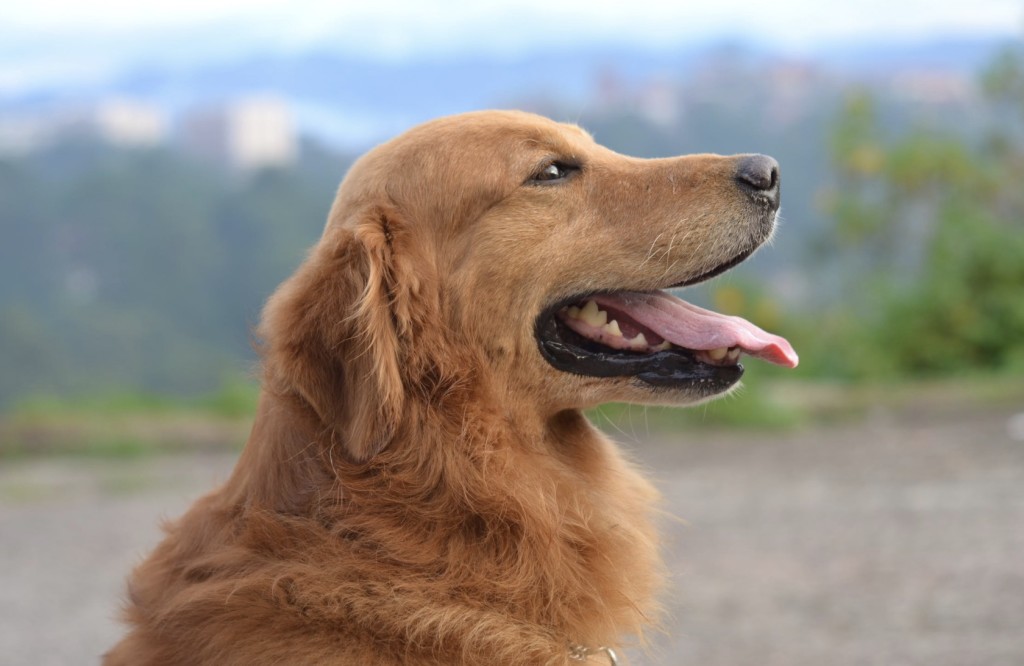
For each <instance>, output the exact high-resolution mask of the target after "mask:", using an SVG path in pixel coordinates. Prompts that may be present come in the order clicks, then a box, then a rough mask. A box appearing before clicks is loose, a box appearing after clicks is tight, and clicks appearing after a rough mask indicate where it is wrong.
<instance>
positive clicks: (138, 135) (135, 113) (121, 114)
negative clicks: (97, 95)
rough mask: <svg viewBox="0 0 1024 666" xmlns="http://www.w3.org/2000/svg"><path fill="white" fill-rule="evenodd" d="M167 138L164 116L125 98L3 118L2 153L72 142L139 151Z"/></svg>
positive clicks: (146, 105)
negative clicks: (87, 140)
mask: <svg viewBox="0 0 1024 666" xmlns="http://www.w3.org/2000/svg"><path fill="white" fill-rule="evenodd" d="M166 138H167V120H166V117H165V115H164V113H163V112H162V111H161V110H160V109H159V108H157V107H155V106H153V105H150V104H146V103H144V102H139V101H135V100H130V99H126V98H111V99H104V100H100V101H99V102H96V103H94V104H88V105H76V106H72V107H67V108H57V109H43V110H38V111H35V112H33V113H28V112H22V113H20V114H17V115H13V116H7V117H2V118H0V153H6V154H27V153H31V152H33V151H36V150H40V149H43V148H46V147H47V146H50V145H52V144H54V143H57V142H58V141H64V140H69V139H70V140H74V139H91V140H97V141H101V142H103V143H109V144H112V145H115V146H120V147H125V148H138V147H149V146H156V145H159V144H161V143H163V142H164V141H165V140H166Z"/></svg>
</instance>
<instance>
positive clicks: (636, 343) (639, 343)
mask: <svg viewBox="0 0 1024 666" xmlns="http://www.w3.org/2000/svg"><path fill="white" fill-rule="evenodd" d="M629 346H630V347H632V348H633V349H647V338H646V337H645V336H644V334H643V333H637V334H636V337H635V338H633V339H632V340H630V341H629Z"/></svg>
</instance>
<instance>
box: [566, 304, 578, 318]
mask: <svg viewBox="0 0 1024 666" xmlns="http://www.w3.org/2000/svg"><path fill="white" fill-rule="evenodd" d="M565 312H566V314H568V315H569V316H570V317H572V318H573V319H579V318H580V306H578V305H570V306H569V309H568V310H566V311H565Z"/></svg>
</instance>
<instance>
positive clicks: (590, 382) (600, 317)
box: [261, 112, 797, 459]
mask: <svg viewBox="0 0 1024 666" xmlns="http://www.w3.org/2000/svg"><path fill="white" fill-rule="evenodd" d="M778 206H779V175H778V165H777V164H776V163H775V161H774V160H772V159H771V158H768V157H765V156H762V155H739V156H733V157H721V156H716V155H690V156H684V157H678V158H672V159H657V160H642V159H635V158H630V157H625V156H622V155H619V154H617V153H615V152H613V151H611V150H608V149H606V148H604V147H602V146H600V145H598V144H596V143H595V142H594V141H593V139H592V138H591V137H590V136H589V135H588V134H587V133H586V132H584V131H582V130H581V129H579V128H577V127H575V126H571V125H563V124H559V123H555V122H552V121H549V120H547V119H544V118H540V117H537V116H533V115H530V114H524V113H516V112H480V113H471V114H466V115H462V116H455V117H451V118H443V119H440V120H436V121H433V122H430V123H427V124H425V125H421V126H419V127H417V128H415V129H413V130H411V131H409V132H407V133H406V134H404V135H402V136H400V137H398V138H397V139H394V140H392V141H390V142H388V143H386V144H383V145H381V146H379V147H377V148H376V149H374V150H372V151H371V152H369V153H368V154H367V155H365V156H364V157H363V158H361V159H360V160H359V161H358V162H357V163H356V164H355V165H354V166H353V168H352V169H351V171H350V172H349V174H348V175H347V176H346V178H345V181H344V182H343V183H342V185H341V188H340V190H339V192H338V196H337V198H336V200H335V203H334V206H333V208H332V210H331V214H330V217H329V219H328V223H327V227H326V229H325V231H324V235H323V238H322V239H321V241H320V243H319V244H318V245H317V246H316V247H315V248H314V250H313V252H312V253H311V255H310V257H309V258H308V259H307V261H306V263H305V264H304V265H303V266H302V267H301V268H300V269H299V271H298V272H297V273H296V274H295V275H294V276H293V277H292V278H290V279H289V280H288V281H287V282H286V283H285V284H284V285H282V287H281V288H280V289H279V290H278V292H277V293H276V294H275V295H274V296H273V297H272V299H271V300H270V302H269V303H268V306H267V309H266V312H265V314H264V321H263V324H262V327H261V334H262V336H263V338H264V340H265V343H266V350H267V365H268V373H269V378H270V379H271V380H272V381H273V382H274V385H275V386H276V387H277V389H278V390H283V391H288V392H291V393H292V394H294V395H296V396H298V397H300V398H301V400H303V401H304V402H305V403H307V404H308V405H309V406H310V407H311V409H312V410H313V411H314V412H315V413H316V415H317V417H318V418H319V419H320V420H321V421H322V422H323V424H324V426H325V427H328V428H333V429H336V430H338V431H339V432H340V436H341V438H342V439H343V440H344V441H345V442H346V446H347V449H348V451H349V453H350V454H351V455H352V456H353V457H355V458H357V459H364V458H366V457H368V456H370V455H372V454H373V453H374V452H375V451H376V450H378V449H379V448H381V447H382V446H384V445H386V444H387V442H388V440H389V439H390V437H391V435H392V433H393V431H394V428H395V426H396V424H398V423H399V422H400V421H401V419H402V418H403V415H404V414H405V413H407V408H408V401H410V400H429V399H432V397H433V398H437V399H440V394H439V393H438V390H440V389H439V388H438V387H444V386H445V385H446V383H445V378H452V377H457V378H458V379H457V381H462V380H464V379H465V375H466V374H467V373H469V374H472V375H473V376H474V378H475V381H478V382H480V383H482V384H486V387H487V389H488V390H489V391H492V393H493V394H494V395H498V396H501V398H502V399H503V400H505V401H507V402H508V403H509V404H513V405H517V406H519V407H521V408H526V409H531V410H534V411H536V412H541V415H542V416H544V415H551V414H554V413H556V412H558V411H560V410H564V409H571V408H579V407H587V406H591V405H594V404H597V403H600V402H605V401H609V400H620V401H632V402H659V403H676V404H686V403H693V402H697V401H700V400H703V399H706V398H709V397H712V396H715V395H718V394H721V393H723V392H725V391H727V390H728V389H729V388H730V387H732V386H733V385H734V384H735V383H736V382H737V381H738V380H739V378H740V376H741V374H742V372H743V368H742V366H741V365H740V364H739V363H738V359H739V356H740V354H741V353H747V354H750V355H754V356H759V357H761V358H764V359H766V360H769V361H772V362H775V363H780V364H782V365H788V366H794V365H796V362H797V358H796V355H795V353H794V352H793V350H792V348H791V347H790V346H789V344H788V343H787V342H786V341H785V340H783V339H781V338H778V337H776V336H773V335H770V334H768V333H765V332H764V331H762V330H760V329H759V328H757V327H756V326H754V325H753V324H750V323H749V322H746V321H744V320H742V319H739V318H735V317H726V316H723V315H719V314H716V313H713V312H709V311H706V310H701V309H699V308H697V307H695V306H693V305H690V304H687V303H685V302H684V301H681V300H679V299H677V298H675V297H673V296H670V295H668V294H667V293H665V292H664V291H661V290H664V289H667V288H671V287H678V286H684V285H690V284H694V283H697V282H700V281H702V280H706V279H708V278H710V277H712V276H714V275H718V274H719V273H722V272H723V271H725V270H728V269H729V268H731V267H732V266H735V265H736V264H738V263H739V262H741V261H743V260H744V259H745V258H747V257H748V256H750V254H751V253H753V252H754V250H756V249H757V248H758V246H760V245H761V244H762V243H763V242H764V241H765V240H766V239H768V238H769V237H770V236H771V234H772V231H773V228H774V224H775V218H776V213H777V210H778Z"/></svg>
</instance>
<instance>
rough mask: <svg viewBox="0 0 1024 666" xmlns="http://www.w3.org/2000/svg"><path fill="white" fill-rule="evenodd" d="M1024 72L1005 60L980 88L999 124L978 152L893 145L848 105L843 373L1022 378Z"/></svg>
mask: <svg viewBox="0 0 1024 666" xmlns="http://www.w3.org/2000/svg"><path fill="white" fill-rule="evenodd" d="M1022 63H1024V58H1022V54H1021V51H1020V49H1019V48H1017V49H1012V50H1007V51H1006V52H1004V53H1003V54H1001V55H1000V56H999V58H997V60H996V61H995V62H994V63H993V65H992V66H991V68H990V69H989V70H988V71H987V72H986V73H985V75H984V76H983V78H982V82H983V89H984V90H985V91H986V92H987V94H988V96H987V98H986V102H987V104H988V105H989V107H990V108H989V109H987V111H988V112H990V113H991V114H992V117H993V118H996V119H997V120H998V122H996V123H995V124H994V126H993V128H992V129H990V130H989V131H988V132H987V134H986V136H984V137H982V139H981V140H978V138H977V137H971V136H964V135H963V134H955V133H953V132H951V131H945V132H940V131H935V130H926V129H915V130H913V131H911V132H909V133H908V134H906V135H904V136H902V137H900V138H897V139H893V138H890V137H889V136H887V133H886V132H884V131H883V130H882V128H881V126H880V123H879V122H878V117H877V113H876V109H875V105H874V103H873V100H872V98H871V97H870V96H869V95H867V94H865V93H860V94H856V95H852V96H851V97H849V98H848V99H847V101H846V103H845V105H844V108H843V109H842V112H841V114H840V117H839V119H838V121H837V123H836V126H835V130H834V133H833V138H832V152H833V157H834V164H835V170H836V175H837V183H838V185H837V186H836V187H835V188H834V189H833V190H832V192H830V193H829V195H828V196H827V198H826V199H827V201H828V205H829V209H830V211H831V212H832V214H833V216H834V219H835V222H836V228H835V231H836V237H837V239H838V243H837V245H836V247H835V251H836V253H838V254H840V255H850V256H853V257H855V259H854V261H855V262H856V263H857V264H858V265H857V266H856V270H852V271H850V272H849V273H848V279H847V281H846V283H845V287H844V289H843V297H842V301H843V303H844V305H846V306H849V307H850V312H849V314H848V315H846V316H842V315H839V316H834V321H835V322H836V326H838V327H840V330H836V331H833V334H834V338H835V339H838V340H840V341H841V342H840V344H839V345H838V346H839V347H840V348H841V349H843V350H845V351H846V354H845V357H846V361H847V362H846V363H845V365H844V367H842V368H835V367H833V369H834V370H836V369H839V370H841V371H842V372H845V373H848V374H853V375H872V374H879V373H890V374H898V375H914V376H921V375H936V374H952V373H958V372H964V371H971V370H1005V369H1013V370H1024V189H1022V188H1021V185H1020V174H1021V173H1024V169H1022V167H1024V143H1022V141H1021V139H1022V137H1024V64H1022ZM1010 111H1012V112H1010ZM833 346H835V341H834V340H833Z"/></svg>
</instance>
